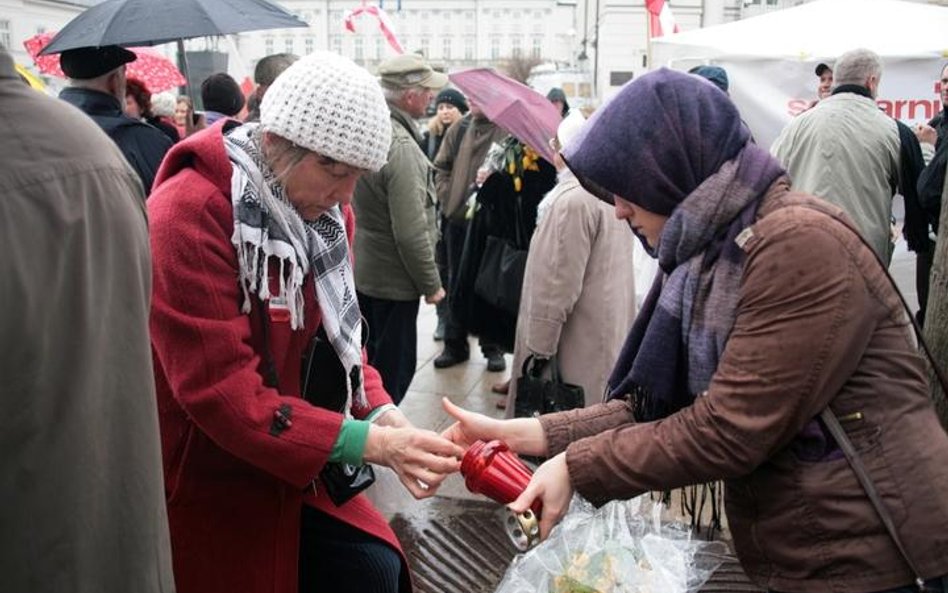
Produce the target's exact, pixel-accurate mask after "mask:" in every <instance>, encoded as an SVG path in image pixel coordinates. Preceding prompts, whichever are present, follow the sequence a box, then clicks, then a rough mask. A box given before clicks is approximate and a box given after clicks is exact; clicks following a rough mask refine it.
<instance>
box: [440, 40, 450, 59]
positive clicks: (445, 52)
mask: <svg viewBox="0 0 948 593" xmlns="http://www.w3.org/2000/svg"><path fill="white" fill-rule="evenodd" d="M441 59H442V60H450V59H451V38H450V37H445V38H444V39H443V40H442V46H441Z"/></svg>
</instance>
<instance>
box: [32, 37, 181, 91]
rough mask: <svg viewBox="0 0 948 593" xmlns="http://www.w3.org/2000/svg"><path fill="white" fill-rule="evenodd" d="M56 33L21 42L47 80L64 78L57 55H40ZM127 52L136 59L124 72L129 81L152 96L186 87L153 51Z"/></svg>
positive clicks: (179, 76)
mask: <svg viewBox="0 0 948 593" xmlns="http://www.w3.org/2000/svg"><path fill="white" fill-rule="evenodd" d="M54 35H55V33H52V32H48V33H38V34H36V35H34V36H32V37H30V38H29V39H27V40H26V41H24V42H23V46H24V47H26V51H27V52H28V53H29V54H30V57H32V58H33V62H34V63H35V64H36V67H37V68H39V71H40V72H42V73H43V74H49V75H50V76H58V77H60V78H66V75H65V74H64V73H63V71H62V68H60V67H59V54H51V55H43V56H41V55H39V52H40V51H42V49H43V48H44V47H46V45H47V44H48V43H49V42H50V40H51V39H52V38H53V36H54ZM129 50H131V51H133V52H135V55H137V56H138V59H136V60H135V61H134V62H131V63H130V64H129V65H128V69H127V70H126V72H127V74H128V77H129V78H135V79H138V80H140V81H141V82H142V83H144V85H145V86H146V87H148V90H149V91H150V92H152V93H160V92H161V91H166V90H168V89H172V88H174V87H177V86H182V85H184V84H185V80H184V76H183V75H182V74H181V71H179V70H178V69H177V67H175V65H174V64H173V63H172V62H171V60H169V59H168V58H166V57H164V56H163V55H161V54H159V53H158V52H156V51H155V50H153V49H149V48H145V47H130V48H129Z"/></svg>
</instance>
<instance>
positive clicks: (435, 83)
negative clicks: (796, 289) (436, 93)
mask: <svg viewBox="0 0 948 593" xmlns="http://www.w3.org/2000/svg"><path fill="white" fill-rule="evenodd" d="M379 76H380V83H381V85H382V90H383V91H384V92H385V97H386V99H387V101H388V106H389V109H391V111H392V145H391V148H390V149H389V152H388V163H387V164H386V165H385V166H384V167H383V168H382V170H380V171H379V172H378V173H370V174H367V175H365V176H363V177H362V178H361V179H360V180H359V182H358V184H357V185H356V190H355V195H354V197H353V202H352V205H353V208H354V209H355V214H356V234H355V261H356V265H355V281H356V290H357V291H358V294H359V305H360V307H361V308H362V314H363V315H364V316H365V319H366V321H367V322H368V328H369V340H368V343H367V344H366V349H367V350H368V355H369V363H370V364H372V366H374V367H375V368H376V369H378V371H379V373H380V374H381V375H382V382H383V384H384V385H385V389H386V391H388V393H389V395H391V396H392V401H394V402H395V403H398V402H400V401H401V400H402V398H403V397H404V396H405V392H407V391H408V386H409V384H411V380H412V377H413V376H414V374H415V363H416V342H417V323H418V298H419V297H421V296H423V297H425V302H426V303H428V304H436V303H437V302H438V301H440V300H441V299H442V298H444V289H443V288H442V287H441V279H440V276H439V274H438V267H437V266H436V265H435V258H434V246H435V243H436V242H437V233H438V231H437V227H436V222H435V198H434V188H433V187H432V185H431V175H429V164H428V158H427V157H426V156H425V154H424V153H423V152H422V151H421V148H419V144H418V142H419V139H420V136H419V134H418V130H417V129H416V126H415V123H414V121H413V118H418V117H421V116H422V115H424V113H425V109H426V108H427V107H428V104H429V103H430V102H431V97H432V89H439V88H441V87H443V86H444V85H445V84H447V82H448V77H447V76H445V75H444V74H441V73H439V72H435V71H434V70H432V68H431V66H429V65H428V64H427V62H425V60H424V58H422V57H421V56H419V55H417V54H406V55H401V56H398V57H396V58H392V59H391V60H388V61H387V62H384V63H382V64H381V65H380V66H379Z"/></svg>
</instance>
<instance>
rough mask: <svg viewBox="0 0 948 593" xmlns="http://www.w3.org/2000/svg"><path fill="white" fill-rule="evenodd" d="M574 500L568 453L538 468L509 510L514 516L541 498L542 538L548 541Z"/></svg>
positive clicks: (557, 456)
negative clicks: (567, 458)
mask: <svg viewBox="0 0 948 593" xmlns="http://www.w3.org/2000/svg"><path fill="white" fill-rule="evenodd" d="M572 498H573V484H572V483H571V482H570V481H569V469H568V468H567V466H566V453H565V452H564V453H560V454H559V455H556V456H555V457H552V458H551V459H549V460H547V461H546V463H544V464H543V465H541V466H540V467H538V468H537V471H536V472H535V473H534V474H533V477H532V478H531V479H530V483H529V484H527V487H526V489H524V491H523V492H522V493H521V494H520V496H519V497H517V500H515V501H513V502H512V503H510V504H509V505H507V508H509V509H510V510H511V511H513V512H515V513H523V512H525V511H526V510H527V509H529V508H530V507H531V506H532V505H533V501H534V500H536V499H540V502H542V503H543V510H542V511H541V512H540V539H546V538H547V537H548V536H549V535H550V530H551V529H553V527H554V526H556V524H557V523H559V522H560V519H562V518H563V516H564V515H565V514H566V511H567V510H569V501H570V500H571V499H572Z"/></svg>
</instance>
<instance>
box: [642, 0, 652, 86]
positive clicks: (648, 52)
mask: <svg viewBox="0 0 948 593" xmlns="http://www.w3.org/2000/svg"><path fill="white" fill-rule="evenodd" d="M643 6H644V7H645V69H646V71H649V70H651V69H652V13H651V12H649V10H648V4H647V3H646V4H644V5H643Z"/></svg>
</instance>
